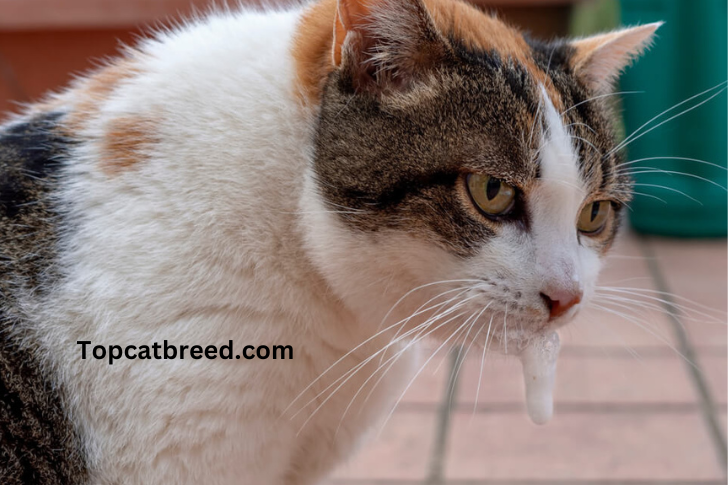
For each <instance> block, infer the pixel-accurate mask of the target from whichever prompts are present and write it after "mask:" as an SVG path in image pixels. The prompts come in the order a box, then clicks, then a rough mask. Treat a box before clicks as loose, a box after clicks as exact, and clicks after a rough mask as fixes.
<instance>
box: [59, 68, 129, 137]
mask: <svg viewBox="0 0 728 485" xmlns="http://www.w3.org/2000/svg"><path fill="white" fill-rule="evenodd" d="M138 72H139V69H138V67H137V66H136V65H135V64H134V63H133V61H132V60H131V59H122V60H119V61H117V62H116V64H112V65H110V66H107V67H104V68H103V69H101V70H100V71H97V72H96V73H95V74H93V75H92V76H90V77H88V78H86V79H84V80H82V81H81V82H80V83H79V84H77V85H76V86H74V90H73V94H72V97H71V100H72V102H73V107H72V110H71V112H70V113H69V115H68V118H67V119H66V123H67V124H68V127H69V129H71V130H79V129H82V128H83V127H84V126H86V124H87V123H88V122H89V120H92V119H94V118H96V116H97V115H98V113H99V110H100V106H101V104H102V103H103V102H104V101H106V100H107V99H108V98H109V96H110V95H111V93H113V92H114V89H116V87H117V86H118V85H119V83H121V82H122V81H123V80H124V79H129V78H131V77H133V76H135V75H136V74H138Z"/></svg>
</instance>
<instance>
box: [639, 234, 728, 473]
mask: <svg viewBox="0 0 728 485" xmlns="http://www.w3.org/2000/svg"><path fill="white" fill-rule="evenodd" d="M639 243H640V247H641V249H642V253H643V254H644V255H645V257H646V262H647V267H648V268H649V271H650V274H651V275H652V278H653V280H654V281H655V285H656V287H657V290H658V291H662V292H663V293H664V297H663V298H664V300H665V303H663V304H662V305H663V306H664V307H665V311H666V313H667V315H668V317H669V319H670V322H671V323H672V328H673V331H674V333H675V337H676V338H677V341H678V342H677V343H678V346H679V349H680V352H681V353H682V354H683V355H684V356H685V357H686V358H687V360H688V361H689V362H686V367H687V370H688V373H689V375H690V377H691V380H692V381H693V384H694V385H695V390H696V391H697V393H698V397H699V399H700V408H701V411H702V413H701V414H702V415H703V418H704V420H705V425H706V426H707V428H708V433H709V434H710V437H711V438H712V440H713V445H714V447H715V451H716V453H717V454H718V460H719V462H720V465H721V467H722V468H723V472H724V473H726V471H728V445H727V444H726V437H725V435H724V434H723V428H722V426H721V424H720V422H719V421H718V418H717V416H716V412H715V411H716V405H715V400H714V399H713V396H712V394H711V392H710V388H709V387H708V384H707V382H706V381H705V376H704V374H703V371H702V368H701V366H700V363H699V362H698V360H697V358H696V357H697V354H696V352H695V347H693V345H692V342H691V341H690V337H689V336H688V334H687V332H686V331H685V326H684V325H683V322H682V320H680V314H679V311H678V309H677V308H676V307H675V304H674V301H673V298H672V293H670V292H669V286H668V284H667V281H666V280H665V277H664V275H663V274H662V271H661V269H660V266H659V264H658V262H657V260H656V259H655V256H656V255H655V252H654V249H653V248H652V246H651V245H650V241H649V239H648V238H646V237H644V236H642V237H640V238H639Z"/></svg>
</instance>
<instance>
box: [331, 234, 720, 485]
mask: <svg viewBox="0 0 728 485" xmlns="http://www.w3.org/2000/svg"><path fill="white" fill-rule="evenodd" d="M612 254H613V256H612V257H610V261H609V264H608V267H607V268H606V269H605V271H604V272H603V275H602V278H601V284H602V285H606V286H613V287H617V286H623V287H633V288H643V289H648V290H654V291H666V292H670V293H674V294H675V295H676V297H670V299H669V300H670V301H672V302H673V303H675V304H678V305H685V306H687V307H689V308H690V309H692V310H689V311H687V312H682V313H679V312H678V315H677V317H671V316H670V314H669V313H668V312H667V311H666V309H669V308H670V307H669V302H662V301H659V300H662V299H664V298H663V296H662V294H660V293H654V292H644V293H643V294H644V295H647V296H648V298H643V299H642V300H641V301H642V302H644V303H643V308H642V310H643V311H641V312H639V313H638V314H637V313H635V311H634V310H631V309H630V310H628V309H626V308H624V307H623V308H620V307H619V306H613V308H616V309H618V310H620V311H622V312H624V313H626V314H627V315H628V316H629V318H630V320H632V321H628V320H625V319H624V318H622V317H620V316H618V315H614V314H610V313H605V312H604V311H599V310H591V311H588V312H585V313H584V314H583V315H582V316H581V317H580V318H579V319H578V320H577V321H576V322H574V323H573V324H572V325H570V326H569V327H567V328H566V329H564V330H563V331H561V332H560V333H561V338H562V342H563V347H562V350H561V355H560V358H559V363H558V373H557V385H556V391H555V415H554V418H553V419H552V420H551V422H549V423H548V424H547V425H545V426H535V425H533V424H531V423H530V421H529V420H528V418H527V417H526V414H525V410H524V405H523V389H522V384H521V379H522V377H521V370H520V364H519V363H518V362H517V361H516V360H515V359H505V358H498V359H493V358H491V359H490V361H488V362H486V365H485V367H484V370H483V372H482V378H481V371H480V364H481V361H480V359H481V356H480V355H468V356H467V357H466V358H465V359H464V361H463V366H462V369H461V370H460V372H458V373H456V372H454V371H453V369H455V368H456V367H457V354H456V353H452V354H451V355H450V356H449V357H446V356H443V357H442V358H438V359H434V360H433V362H431V364H430V367H431V368H432V369H433V370H435V369H437V368H438V366H439V370H437V372H435V373H434V374H433V371H428V370H425V371H424V372H423V373H422V374H421V377H420V379H419V380H418V381H417V382H416V384H415V385H414V386H413V388H412V389H411V390H410V392H409V393H408V394H407V395H406V397H405V399H404V400H403V402H402V404H400V406H399V407H398V408H397V410H396V412H395V413H394V415H393V416H392V418H391V419H390V421H389V422H388V424H387V425H386V427H385V428H384V429H383V430H382V432H381V433H380V435H379V436H378V437H377V438H376V439H374V440H373V441H372V442H370V443H369V444H368V445H367V446H365V447H364V449H363V450H362V451H361V453H360V454H359V455H357V456H356V457H354V458H353V459H352V460H351V462H350V463H348V464H346V465H344V466H343V467H341V468H340V469H339V470H338V471H337V472H336V473H335V475H334V476H333V477H332V478H331V480H330V481H329V482H328V483H329V484H330V485H414V484H420V483H422V484H443V485H481V484H482V485H486V484H488V485H495V484H502V485H517V484H518V485H526V484H528V485H556V484H567V485H587V484H589V485H596V484H614V485H617V484H624V485H627V484H634V485H637V484H640V485H647V484H654V485H658V484H660V485H667V484H673V485H678V484H679V485H699V484H701V485H706V484H711V485H713V484H716V485H717V484H723V483H726V455H725V453H726V452H725V446H726V444H725V443H726V441H725V440H726V394H727V393H728V390H727V385H726V382H727V381H728V377H727V376H726V366H727V363H726V353H727V350H726V342H727V338H728V333H727V327H726V323H725V319H726V295H727V291H728V289H727V288H726V275H727V261H726V256H727V254H726V242H725V241H709V242H705V241H700V242H698V241H686V240H663V239H655V238H638V237H637V236H635V235H632V234H627V235H626V236H625V237H624V238H623V239H622V240H620V241H619V242H618V244H617V246H616V247H615V248H614V250H613V252H612ZM612 294H618V295H623V296H630V295H627V294H626V293H620V292H612ZM645 303H646V305H645ZM617 304H618V305H624V303H620V302H617ZM632 308H635V307H632ZM703 313H705V314H707V315H712V316H713V319H714V320H717V322H715V323H710V322H709V318H708V317H706V316H705V315H703ZM637 324H639V325H642V326H643V328H640V327H639V326H638V325H637ZM443 360H444V362H443ZM688 361H690V362H692V364H691V363H688ZM479 379H480V386H478V381H479ZM450 390H452V391H454V397H453V399H452V401H451V400H450V399H449V398H448V394H449V391H450ZM476 394H477V406H476V404H475V402H476Z"/></svg>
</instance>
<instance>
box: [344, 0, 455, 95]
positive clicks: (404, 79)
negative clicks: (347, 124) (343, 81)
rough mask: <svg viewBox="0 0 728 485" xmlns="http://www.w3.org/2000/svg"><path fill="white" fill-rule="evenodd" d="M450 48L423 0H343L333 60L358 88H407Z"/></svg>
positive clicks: (370, 90) (363, 89) (378, 90)
mask: <svg viewBox="0 0 728 485" xmlns="http://www.w3.org/2000/svg"><path fill="white" fill-rule="evenodd" d="M448 51H449V44H448V42H447V40H445V38H444V37H443V36H442V35H441V34H440V32H439V31H438V30H437V28H436V27H435V23H434V21H433V19H432V17H431V16H430V13H429V12H428V10H427V8H426V7H425V4H424V3H423V1H422V0H338V2H337V11H336V20H335V22H334V43H333V52H332V57H333V59H332V60H333V63H334V65H335V66H337V67H339V68H342V70H343V72H344V73H345V75H348V76H349V77H350V78H351V80H352V82H353V85H354V87H355V89H357V90H358V91H368V92H384V91H387V90H401V89H406V88H407V87H408V86H410V85H411V84H412V83H413V82H415V81H416V80H417V79H420V78H422V76H423V74H425V73H426V72H428V71H429V70H431V69H432V68H433V67H434V66H436V65H437V64H438V63H439V62H440V61H442V60H443V59H444V58H445V56H446V55H447V52H448Z"/></svg>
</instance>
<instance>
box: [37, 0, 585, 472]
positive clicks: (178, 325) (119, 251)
mask: <svg viewBox="0 0 728 485" xmlns="http://www.w3.org/2000/svg"><path fill="white" fill-rule="evenodd" d="M299 16H300V10H292V11H288V12H278V13H274V12H267V13H253V12H245V13H238V14H230V13H229V14H225V15H219V16H212V17H210V18H209V19H206V20H205V21H202V22H199V23H196V24H194V25H190V26H187V27H185V28H183V29H181V30H178V31H176V32H172V33H168V34H165V35H162V36H161V37H160V38H159V39H158V40H155V41H150V42H148V43H147V44H146V46H145V47H144V49H143V50H144V52H145V55H144V56H142V57H140V59H139V60H138V62H139V63H140V74H139V75H137V76H135V77H133V78H131V79H128V80H125V81H124V82H123V83H122V84H121V86H120V87H119V88H118V89H117V90H116V91H115V92H114V93H113V95H112V96H111V97H110V99H109V100H108V101H107V102H105V103H104V105H103V106H102V109H101V114H100V119H99V120H98V122H97V123H93V124H92V125H91V126H89V127H88V128H86V129H85V132H84V133H83V136H84V137H88V138H90V139H91V140H101V138H102V136H103V132H104V129H105V127H106V126H107V123H109V122H110V121H112V120H114V119H115V118H118V117H121V116H125V115H127V114H133V115H139V114H142V115H145V116H149V117H150V118H152V119H155V120H158V122H159V133H158V135H159V139H160V142H159V143H157V144H155V145H154V147H153V148H152V152H151V153H150V156H149V159H147V160H144V161H142V162H141V163H140V164H139V166H137V167H134V168H133V169H131V170H127V171H122V172H121V173H120V174H118V175H116V176H113V177H110V176H108V175H107V174H105V173H103V172H102V170H101V169H100V168H99V162H98V160H99V158H100V151H99V150H100V143H97V142H92V143H87V144H84V145H81V146H79V148H78V149H77V150H76V153H74V157H73V159H74V163H73V164H72V165H71V167H70V168H69V170H68V174H67V180H69V181H70V185H69V186H68V187H67V190H66V191H65V192H64V194H63V199H64V201H65V203H66V205H67V207H68V208H69V211H70V217H69V219H70V220H72V221H74V222H75V224H76V225H75V226H74V227H73V228H72V230H70V229H69V230H68V232H67V235H66V237H65V239H64V247H65V252H64V256H63V260H62V265H63V268H64V269H65V271H66V272H67V279H66V280H65V283H64V285H63V286H62V287H61V288H58V289H57V290H56V291H55V292H54V294H53V295H52V298H51V299H49V301H48V305H46V306H44V307H43V308H40V309H37V310H36V316H37V320H38V321H39V322H44V323H43V324H42V326H41V327H40V328H39V331H38V334H39V337H40V338H41V340H42V342H43V344H44V345H45V346H46V348H47V350H48V355H49V356H50V357H49V362H48V364H49V365H51V366H52V367H53V368H54V369H55V370H56V372H57V375H58V376H59V379H60V381H61V382H62V383H63V384H64V385H65V387H66V389H67V395H68V398H69V400H70V404H71V411H72V413H73V419H74V422H76V423H78V426H79V430H80V433H81V436H82V438H83V440H84V442H85V443H86V446H87V451H88V454H89V457H90V463H89V465H90V467H91V470H92V480H91V483H93V484H106V483H108V484H111V483H124V484H137V483H154V484H172V483H174V484H184V483H190V484H191V483H206V484H211V485H212V484H228V483H230V484H232V483H235V484H240V483H243V484H256V485H273V484H297V485H298V484H302V485H305V484H309V483H314V482H315V481H317V480H319V479H320V478H321V477H322V476H323V475H324V474H325V473H327V472H328V471H329V470H331V469H332V467H333V466H334V465H335V464H336V463H338V462H339V461H341V460H342V459H343V458H345V457H346V456H348V455H349V454H350V453H351V451H352V450H353V449H354V448H355V447H356V445H357V444H358V443H359V441H360V439H361V436H362V435H363V434H364V433H365V432H366V431H367V430H368V429H370V428H372V427H375V426H376V425H377V424H378V423H379V422H380V420H381V418H382V417H383V416H385V415H386V414H387V413H388V411H389V410H390V408H391V406H392V405H393V403H394V401H395V400H396V398H397V397H398V396H399V395H400V393H401V391H402V389H403V388H404V386H405V384H406V383H407V382H408V380H409V377H410V376H411V374H412V370H413V369H414V368H415V366H414V363H415V358H416V348H417V345H411V346H410V347H411V348H409V349H408V350H407V351H406V352H404V353H403V354H402V358H401V359H395V360H390V361H387V362H391V363H393V364H394V366H393V367H392V369H391V370H389V371H388V372H387V373H386V375H385V378H384V379H383V380H382V381H381V382H380V383H379V385H378V386H377V387H376V389H374V392H373V394H372V395H371V396H370V397H369V399H368V400H366V403H365V404H363V403H364V401H365V400H364V399H363V398H364V396H366V395H367V394H368V393H369V391H370V390H371V389H372V388H373V387H372V385H373V384H374V383H375V382H376V381H377V379H370V380H369V381H368V384H367V386H365V389H364V391H363V392H362V393H361V394H359V398H358V399H356V400H354V406H353V407H352V409H350V410H349V411H348V412H347V415H346V416H345V417H344V416H343V415H344V411H345V409H346V408H347V407H348V405H349V404H350V402H352V399H353V398H354V396H355V395H356V392H357V390H359V389H360V387H361V386H362V385H363V384H365V382H366V380H367V378H368V377H369V376H370V375H372V373H373V371H374V369H375V368H376V367H377V365H378V364H379V359H378V358H377V359H374V360H372V361H371V362H369V364H367V365H366V366H365V367H364V368H363V369H362V370H361V372H358V373H356V374H354V375H353V377H352V379H351V380H349V381H348V382H347V384H346V385H345V386H344V387H342V388H341V389H339V390H338V391H337V392H336V393H334V394H333V398H331V399H330V400H328V401H327V402H326V404H325V405H324V406H323V407H322V408H321V409H320V410H319V411H318V412H314V410H315V409H316V408H317V406H318V405H319V404H320V403H322V402H323V401H324V399H326V398H327V397H328V396H329V393H328V392H323V393H322V394H320V395H319V393H321V392H322V391H324V390H325V389H326V386H328V385H329V384H331V383H332V382H335V379H336V378H337V377H338V376H341V375H342V374H343V373H344V372H346V371H347V370H349V369H351V368H353V367H354V366H355V365H357V364H358V363H361V362H366V360H365V359H366V357H368V356H370V355H372V354H373V353H374V352H375V351H376V350H378V349H380V348H382V346H383V345H384V344H385V343H386V342H387V341H388V340H389V339H391V338H392V337H393V332H394V331H395V330H397V328H398V327H393V329H392V331H390V332H389V333H384V334H382V335H381V337H375V338H371V337H372V336H373V335H375V334H376V332H377V329H378V328H380V327H379V326H380V324H382V325H384V326H385V327H386V326H389V325H392V324H394V323H395V322H397V321H399V320H400V319H402V318H405V317H406V316H408V315H411V314H412V313H413V312H415V311H416V310H417V309H418V308H419V307H420V306H421V305H423V304H424V303H426V302H427V301H428V299H430V298H433V297H437V295H438V294H439V293H441V292H444V291H446V290H453V289H455V290H456V289H457V288H460V287H462V288H464V291H465V293H464V294H463V295H460V298H461V300H462V299H463V298H465V297H469V298H471V299H470V300H468V303H467V304H463V305H462V306H460V307H456V308H455V310H458V311H463V312H465V315H463V316H461V317H458V319H456V320H455V321H454V322H453V323H452V324H450V325H447V326H445V325H443V327H442V329H441V330H440V331H438V332H436V333H437V334H441V338H442V339H443V340H444V339H446V338H448V336H451V335H452V331H453V330H454V329H455V328H457V324H459V323H462V321H463V320H464V319H465V318H466V317H467V316H471V317H474V316H475V315H476V312H477V311H478V310H480V309H482V308H483V307H484V306H485V305H487V304H489V303H490V304H491V307H490V309H489V310H488V311H487V312H486V313H484V314H483V318H482V319H479V320H478V326H479V328H480V330H481V331H482V334H481V339H482V338H484V337H485V336H486V331H485V330H484V326H485V323H487V322H488V321H490V323H491V324H492V325H493V332H495V329H496V328H498V332H499V333H498V335H500V334H501V332H503V333H504V334H505V333H506V332H508V331H509V329H508V328H507V325H506V322H514V323H523V322H530V324H533V325H535V326H539V325H541V326H542V325H544V324H545V321H546V319H547V315H546V314H544V310H543V308H542V307H543V305H542V303H541V301H540V299H539V291H542V288H543V286H544V285H545V284H550V283H551V282H552V280H554V279H556V280H558V281H557V283H558V284H567V283H569V282H574V281H578V282H581V283H579V284H587V283H588V284H591V283H593V279H594V277H595V275H596V271H597V270H598V266H597V262H598V258H597V257H596V255H595V253H594V252H593V251H592V250H590V249H588V248H585V247H582V246H580V245H579V243H578V241H577V239H576V230H575V227H574V225H575V222H576V215H577V214H578V211H579V208H580V204H581V202H582V201H581V199H582V198H583V196H584V192H583V188H582V186H581V182H580V180H579V176H578V170H576V169H575V164H576V157H575V155H574V152H573V149H572V148H571V145H570V143H569V139H568V136H567V135H566V133H565V131H564V128H563V126H562V125H561V124H560V121H559V119H558V115H557V114H556V113H555V111H554V110H553V107H552V106H550V104H549V103H548V99H547V98H545V105H546V110H545V113H546V119H547V120H548V123H549V126H550V127H551V131H550V135H548V136H547V137H546V138H545V139H544V140H543V143H544V147H543V149H542V151H541V153H542V155H541V163H542V166H543V171H544V180H543V181H542V183H541V187H540V188H539V189H538V191H537V194H536V195H534V197H535V198H536V199H537V200H534V201H533V202H532V203H533V205H534V206H536V207H543V211H542V212H539V213H538V214H536V216H535V217H534V219H535V221H534V229H533V231H532V234H531V235H529V236H526V237H524V236H523V235H522V234H520V233H517V231H516V230H515V229H513V230H510V229H505V230H504V234H503V235H502V237H499V238H496V240H494V241H491V242H489V243H488V244H487V246H486V247H484V248H483V250H482V252H481V254H480V255H479V256H478V257H476V258H472V259H470V260H468V261H463V260H462V259H459V258H456V257H455V256H452V255H450V254H449V253H447V252H446V251H444V250H443V249H441V248H440V247H438V246H436V245H434V244H431V243H428V242H427V241H421V240H417V239H415V238H414V237H412V236H408V235H407V234H403V233H387V232H382V233H377V234H373V235H368V236H364V235H362V234H355V233H353V232H352V231H350V230H348V229H347V228H346V227H344V225H343V224H342V223H341V222H340V221H339V219H338V218H337V217H336V216H335V214H332V213H331V211H330V208H327V207H326V205H325V204H324V203H323V202H322V201H321V198H320V197H319V195H318V193H317V191H316V188H315V183H314V176H313V174H312V173H311V172H310V169H309V162H310V156H311V141H310V134H311V133H310V130H311V126H312V122H313V116H314V113H313V112H311V111H309V109H308V108H305V107H303V106H302V105H301V104H300V102H299V98H298V97H297V95H296V92H295V84H294V73H293V67H292V59H291V54H290V48H291V39H292V34H293V32H294V30H295V25H296V21H297V19H298V17H299ZM74 96H75V94H74V93H73V92H70V93H69V94H67V95H66V98H64V99H65V102H67V103H68V104H69V105H72V104H73V102H74V98H73V97H74ZM484 275H491V276H494V275H501V276H502V280H501V283H507V284H508V285H509V286H510V287H511V292H510V296H509V294H508V293H506V292H505V291H504V290H503V288H502V287H501V286H498V285H497V284H491V285H488V284H485V283H483V284H479V285H474V284H472V283H464V282H462V281H459V282H457V281H456V282H450V283H437V284H435V283H436V282H440V281H445V280H462V279H472V278H479V277H481V276H484ZM494 278H496V279H497V276H494ZM422 285H430V286H426V287H424V288H422V289H421V291H420V290H418V291H417V292H415V293H413V294H412V297H407V298H404V300H402V301H401V302H400V303H399V304H398V305H396V306H395V304H396V303H397V302H398V301H399V300H400V299H401V298H402V297H403V296H404V295H406V294H407V292H408V291H410V290H412V289H413V288H416V287H418V286H422ZM517 288H518V289H521V290H522V291H523V293H524V294H523V303H525V305H526V309H525V310H523V312H521V313H519V312H515V311H513V310H511V312H510V313H509V309H508V307H509V305H513V304H515V302H514V301H513V300H512V298H513V296H512V295H513V290H514V289H517ZM456 294H457V292H456V291H455V292H452V293H449V295H452V296H454V295H456ZM435 301H437V300H435ZM458 301H459V300H458ZM393 306H395V309H394V311H393V312H392V313H391V314H389V315H388V314H387V312H388V310H390V309H391V308H392V307H393ZM512 308H513V307H512ZM529 312H530V313H529ZM533 312H535V313H533ZM432 313H433V312H432V311H430V312H425V313H423V314H422V315H421V316H420V317H417V318H414V319H412V320H411V321H410V322H409V324H408V326H406V327H405V328H404V329H402V331H401V333H404V332H406V331H407V330H409V329H412V328H415V326H416V325H417V324H419V323H422V322H423V321H425V320H426V318H427V317H428V316H431V315H432ZM457 313H458V312H456V311H453V312H452V315H456V314H457ZM385 317H386V318H385ZM494 319H496V321H495V322H494ZM509 319H510V320H509ZM473 322H475V320H473ZM476 330H477V328H475V327H474V326H473V334H475V331H476ZM514 330H515V329H514V328H512V329H511V332H513V331H514ZM414 335H415V334H412V336H414ZM491 335H492V333H491ZM512 335H513V334H512ZM462 337H463V335H462V334H461V335H460V336H459V337H458V338H455V339H453V340H458V339H460V340H462ZM370 338H371V340H367V339H370ZM164 339H167V340H168V341H169V342H170V343H174V344H177V345H181V344H186V345H193V344H200V345H208V344H216V345H220V344H224V343H227V341H228V340H230V339H232V340H234V342H235V345H236V348H237V349H238V351H240V350H241V349H242V346H243V345H246V344H252V345H261V344H267V345H273V344H283V345H292V346H293V348H294V359H293V360H277V361H273V360H265V361H261V360H251V361H247V360H231V361H221V360H219V359H218V360H206V359H203V360H189V359H185V360H162V361H157V360H145V361H140V360H126V359H122V360H119V361H116V362H115V363H114V365H113V366H110V365H108V363H106V362H105V361H97V360H94V359H87V360H81V355H80V346H78V345H76V341H78V340H90V341H91V342H93V343H94V344H104V345H110V344H116V345H128V344H133V345H141V344H147V345H149V344H151V343H153V342H161V341H162V340H164ZM362 342H364V344H363V345H361V346H360V344H362ZM407 342H409V340H404V341H403V343H402V345H400V346H399V347H398V348H399V349H401V348H402V346H406V345H408V344H407ZM503 342H504V343H505V342H508V339H507V338H505V335H504V338H503ZM355 348H356V349H357V350H356V351H354V352H353V353H349V352H350V351H351V350H352V349H355ZM391 355H394V352H390V353H388V354H387V357H390V356H391ZM342 356H346V357H345V358H344V361H343V362H341V363H339V364H338V365H335V366H334V368H333V369H332V370H331V371H330V372H326V373H324V371H325V370H326V369H327V368H328V367H329V366H330V365H332V364H333V363H335V362H336V361H337V360H338V359H340V358H341V357H342ZM322 373H324V374H323V378H321V379H319V380H317V377H319V376H320V375H322ZM310 384H313V385H311V387H308V388H307V386H309V385H310ZM304 389H305V391H304ZM332 389H333V388H332ZM330 390H331V389H330ZM302 391H304V392H303V395H302V396H300V397H299V398H298V399H296V398H297V396H299V394H300V393H301V392H302ZM310 400H314V402H313V404H312V405H310V406H307V407H304V405H305V404H306V403H307V402H309V401H310ZM289 405H291V406H290V407H289ZM298 411H300V412H298ZM297 412H298V413H297ZM309 418H310V419H309ZM339 426H340V427H339Z"/></svg>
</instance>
